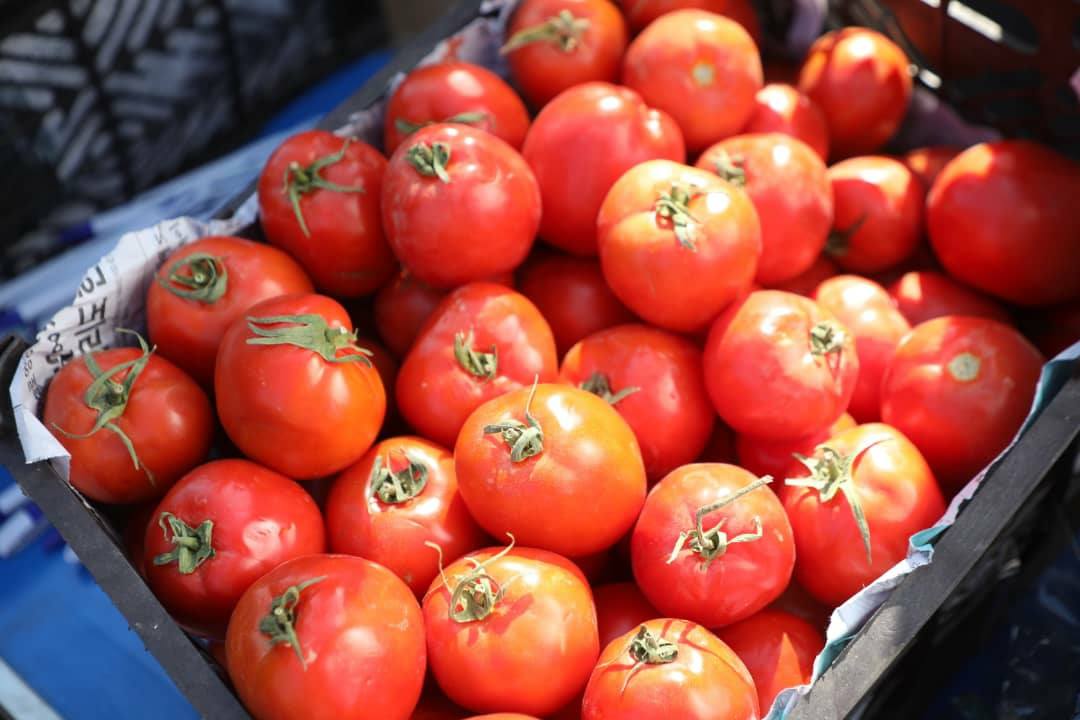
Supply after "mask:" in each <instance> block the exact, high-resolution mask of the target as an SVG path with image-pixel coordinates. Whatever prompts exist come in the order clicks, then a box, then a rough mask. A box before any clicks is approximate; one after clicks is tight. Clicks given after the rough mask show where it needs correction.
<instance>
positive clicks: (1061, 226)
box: [927, 140, 1080, 306]
mask: <svg viewBox="0 0 1080 720" xmlns="http://www.w3.org/2000/svg"><path fill="white" fill-rule="evenodd" d="M1078 197H1080V165H1077V164H1076V163H1074V162H1072V161H1071V160H1068V159H1067V158H1065V157H1064V156H1062V155H1058V154H1057V153H1055V152H1054V151H1052V150H1049V149H1047V148H1045V147H1043V146H1041V145H1037V144H1035V143H1033V142H1028V141H1026V140H1005V141H1002V142H996V143H984V144H982V145H976V146H975V147H972V148H969V149H968V150H965V151H964V152H962V153H960V155H958V156H957V157H956V159H955V160H953V161H952V162H950V163H949V164H948V165H947V166H945V169H944V170H943V171H942V172H941V174H940V175H939V176H938V179H937V181H936V182H935V183H934V187H933V189H932V190H931V191H930V196H929V197H928V198H927V227H928V230H929V233H930V243H931V244H932V245H933V247H934V252H935V253H937V256H938V258H939V259H940V260H941V264H942V265H944V266H945V269H946V270H948V271H949V273H950V274H951V275H953V276H954V277H955V278H956V279H957V280H960V281H961V282H963V283H966V284H968V285H971V286H972V287H975V288H978V289H979V290H983V291H984V292H988V293H990V294H991V295H994V296H996V297H999V298H1003V299H1005V300H1008V301H1010V302H1014V303H1016V304H1018V305H1036V306H1042V305H1051V304H1054V303H1061V302H1067V301H1069V300H1075V299H1080V272H1077V268H1080V213H1077V212H1076V207H1075V205H1076V198H1078Z"/></svg>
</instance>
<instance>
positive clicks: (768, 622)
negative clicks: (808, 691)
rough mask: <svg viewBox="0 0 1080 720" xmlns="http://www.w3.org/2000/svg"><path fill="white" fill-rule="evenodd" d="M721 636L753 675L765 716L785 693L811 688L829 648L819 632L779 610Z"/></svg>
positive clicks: (765, 612)
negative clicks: (823, 653) (817, 665)
mask: <svg viewBox="0 0 1080 720" xmlns="http://www.w3.org/2000/svg"><path fill="white" fill-rule="evenodd" d="M718 635H719V637H720V639H721V640H723V641H724V642H725V643H727V645H728V647H730V648H731V649H732V650H734V651H735V654H736V655H738V656H739V659H740V660H742V661H743V664H744V665H746V669H747V670H749V671H750V676H751V677H753V678H754V687H755V688H757V693H758V705H760V706H761V710H762V712H768V710H769V708H771V707H772V704H773V700H775V699H776V696H777V695H778V694H780V691H781V690H786V689H787V688H789V687H795V686H796V685H809V684H810V678H811V677H813V674H814V658H815V657H817V654H818V653H819V652H821V650H822V649H823V648H824V647H825V638H824V637H822V636H821V633H820V632H819V631H818V629H817V628H815V627H814V626H813V625H811V624H810V623H808V622H806V621H805V620H803V619H802V618H799V617H796V616H794V615H791V614H790V613H786V612H781V611H779V610H762V611H761V612H759V613H757V614H756V615H753V616H751V617H748V618H747V619H745V620H743V621H742V622H739V623H735V624H734V625H729V626H728V627H726V628H724V629H723V630H721V631H720V632H719V633H718Z"/></svg>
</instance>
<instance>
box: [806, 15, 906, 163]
mask: <svg viewBox="0 0 1080 720" xmlns="http://www.w3.org/2000/svg"><path fill="white" fill-rule="evenodd" d="M908 66H909V63H908V59H907V56H906V55H904V51H903V50H901V49H900V48H899V47H897V46H896V44H895V43H893V42H892V41H891V40H889V39H888V38H887V37H885V36H884V35H882V34H881V33H878V32H875V31H873V30H869V29H867V28H863V27H847V28H843V29H841V30H835V31H833V32H830V33H827V34H825V35H822V36H821V37H820V38H818V39H817V41H816V42H815V43H814V44H813V45H812V46H811V47H810V51H809V52H808V53H807V56H806V60H805V61H804V62H803V66H802V69H801V70H800V71H799V83H798V87H799V90H800V91H801V92H804V93H806V94H807V95H808V96H810V99H811V100H813V101H814V102H815V103H817V105H818V107H820V108H821V111H822V112H823V113H825V122H826V123H827V124H828V126H829V147H830V148H831V149H832V153H833V155H834V156H835V157H837V158H845V157H851V156H852V155H865V154H867V153H872V152H874V151H876V150H877V149H878V148H880V147H881V146H882V145H884V144H885V142H886V141H887V140H888V139H889V138H891V137H892V136H893V133H895V132H896V129H897V128H898V127H900V121H901V120H903V119H904V113H906V112H907V107H908V101H909V100H910V99H911V75H910V74H909V72H908Z"/></svg>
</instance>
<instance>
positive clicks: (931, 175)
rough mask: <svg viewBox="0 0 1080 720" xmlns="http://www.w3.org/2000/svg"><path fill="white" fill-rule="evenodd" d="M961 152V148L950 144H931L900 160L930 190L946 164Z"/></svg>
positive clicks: (911, 152)
mask: <svg viewBox="0 0 1080 720" xmlns="http://www.w3.org/2000/svg"><path fill="white" fill-rule="evenodd" d="M961 152H963V150H962V149H961V148H955V147H951V146H949V145H931V146H930V147H921V148H916V149H914V150H911V151H909V152H907V153H905V154H904V155H903V156H902V157H901V158H900V162H902V163H904V166H905V167H907V169H908V170H910V171H911V172H912V173H914V175H915V177H917V178H919V181H920V182H921V183H922V184H923V187H924V188H925V189H926V190H927V191H929V190H930V188H931V187H932V186H933V185H934V181H935V180H937V176H938V175H940V174H941V171H942V170H944V169H945V166H946V165H948V164H949V162H950V161H951V160H952V159H953V158H954V157H956V156H957V155H959V154H960V153H961Z"/></svg>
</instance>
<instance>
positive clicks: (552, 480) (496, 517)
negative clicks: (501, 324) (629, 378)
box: [454, 384, 646, 707]
mask: <svg viewBox="0 0 1080 720" xmlns="http://www.w3.org/2000/svg"><path fill="white" fill-rule="evenodd" d="M454 465H455V467H456V469H457V476H458V486H459V488H460V491H461V496H462V498H464V499H465V504H466V505H467V506H468V508H469V511H470V512H471V513H472V515H473V517H474V518H476V521H477V522H478V523H480V525H481V527H483V528H484V529H485V530H487V531H488V532H489V533H491V534H492V535H493V536H495V537H499V536H501V535H503V534H504V533H513V534H514V536H515V537H516V538H518V539H519V540H520V541H521V542H522V543H527V544H528V545H530V546H533V547H541V548H544V549H545V550H552V551H554V552H557V553H561V554H563V555H567V556H570V557H575V556H581V555H589V554H591V553H595V552H600V551H601V550H606V549H607V548H609V547H611V546H612V545H614V544H615V543H616V542H618V541H619V538H621V537H622V536H623V535H624V534H626V532H627V531H629V530H630V528H631V527H632V526H633V524H634V520H635V519H636V518H637V514H638V511H639V510H641V504H642V503H643V502H644V501H645V487H646V481H645V466H644V464H643V463H642V461H641V452H640V451H639V450H638V444H637V440H635V439H634V433H633V431H632V430H631V429H630V426H629V425H627V424H626V421H625V420H623V419H622V418H621V417H620V416H619V413H617V412H616V411H615V410H614V409H613V408H612V407H611V406H610V405H609V404H608V403H607V402H606V401H604V400H601V399H600V398H598V397H597V396H595V395H593V394H592V393H590V392H586V391H584V390H579V389H577V388H574V387H568V386H566V385H548V384H541V385H537V386H535V387H534V388H532V389H531V390H530V389H524V388H523V389H521V390H515V391H514V392H510V393H507V394H505V395H502V396H499V397H496V398H495V399H494V400H489V401H488V402H486V403H484V404H483V405H481V406H480V407H479V408H477V410H476V411H475V412H474V413H473V414H472V415H470V416H469V419H468V420H466V421H465V425H464V426H462V428H461V433H460V435H458V440H457V445H456V446H455V447H454ZM560 707H561V706H560Z"/></svg>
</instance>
